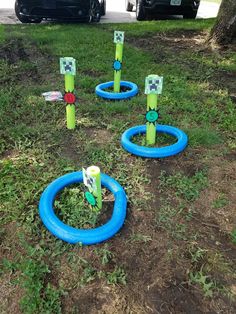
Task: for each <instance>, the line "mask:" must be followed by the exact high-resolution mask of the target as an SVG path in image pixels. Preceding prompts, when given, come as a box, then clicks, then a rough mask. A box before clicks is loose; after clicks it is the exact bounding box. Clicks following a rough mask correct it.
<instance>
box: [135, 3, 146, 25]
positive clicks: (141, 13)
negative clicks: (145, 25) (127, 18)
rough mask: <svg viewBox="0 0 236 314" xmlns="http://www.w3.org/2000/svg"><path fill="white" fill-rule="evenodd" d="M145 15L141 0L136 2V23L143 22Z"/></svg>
mask: <svg viewBox="0 0 236 314" xmlns="http://www.w3.org/2000/svg"><path fill="white" fill-rule="evenodd" d="M146 16H147V13H146V10H145V7H144V4H143V0H136V19H137V20H138V21H144V20H145V19H146Z"/></svg>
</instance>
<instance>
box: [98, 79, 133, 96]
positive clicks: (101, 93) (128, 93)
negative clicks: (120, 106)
mask: <svg viewBox="0 0 236 314" xmlns="http://www.w3.org/2000/svg"><path fill="white" fill-rule="evenodd" d="M113 86H114V81H111V82H106V83H102V84H99V85H97V86H96V88H95V93H96V94H97V95H98V96H100V97H102V98H106V99H112V100H120V99H127V98H131V97H134V96H135V95H137V94H138V86H137V85H136V84H134V83H132V82H127V81H121V82H120V86H121V87H127V88H129V90H128V91H126V92H120V93H114V92H108V91H106V89H108V88H111V87H113Z"/></svg>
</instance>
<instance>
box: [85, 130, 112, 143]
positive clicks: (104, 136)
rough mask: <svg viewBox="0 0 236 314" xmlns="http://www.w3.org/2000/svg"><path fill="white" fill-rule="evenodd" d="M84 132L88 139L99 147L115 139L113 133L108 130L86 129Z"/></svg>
mask: <svg viewBox="0 0 236 314" xmlns="http://www.w3.org/2000/svg"><path fill="white" fill-rule="evenodd" d="M84 131H85V133H86V135H87V136H88V138H89V139H90V140H91V141H93V142H94V143H96V144H98V145H102V144H103V145H106V144H108V143H110V142H111V141H112V138H113V135H112V133H111V132H110V131H109V130H107V129H97V128H86V129H84Z"/></svg>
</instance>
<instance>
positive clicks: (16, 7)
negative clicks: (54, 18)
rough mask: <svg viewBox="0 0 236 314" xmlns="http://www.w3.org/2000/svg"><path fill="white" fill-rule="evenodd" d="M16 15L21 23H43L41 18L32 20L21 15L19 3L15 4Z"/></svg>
mask: <svg viewBox="0 0 236 314" xmlns="http://www.w3.org/2000/svg"><path fill="white" fill-rule="evenodd" d="M15 14H16V17H17V18H18V20H19V21H21V23H40V22H41V21H42V19H40V18H36V19H31V18H29V17H27V16H22V15H21V14H20V9H19V6H18V2H17V1H16V2H15Z"/></svg>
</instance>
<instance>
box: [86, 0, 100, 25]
mask: <svg viewBox="0 0 236 314" xmlns="http://www.w3.org/2000/svg"><path fill="white" fill-rule="evenodd" d="M100 18H101V7H100V3H99V1H98V0H90V10H89V22H95V23H98V22H99V21H100Z"/></svg>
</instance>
